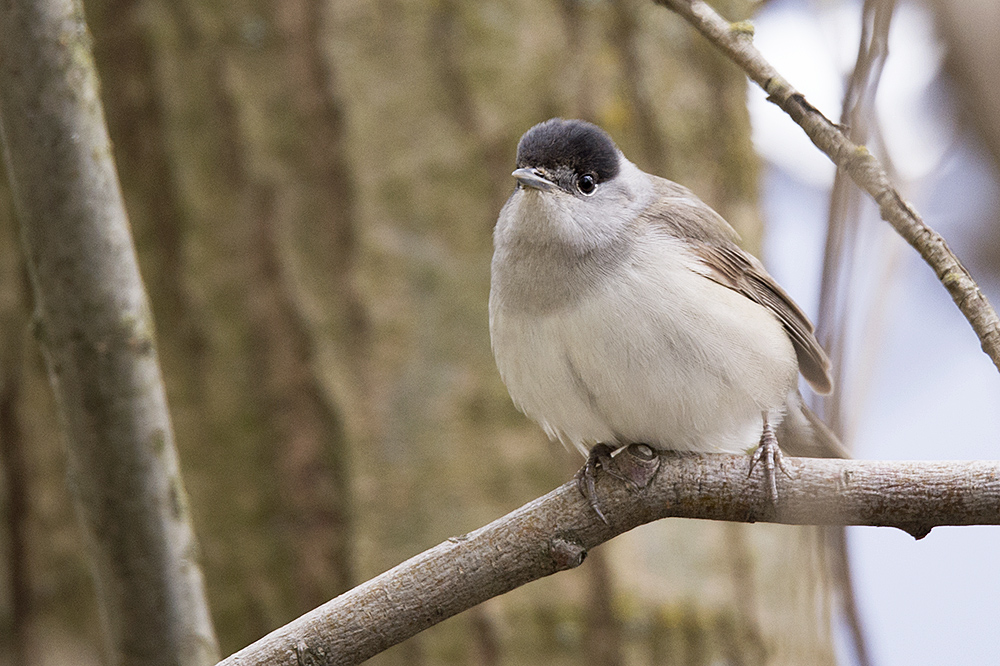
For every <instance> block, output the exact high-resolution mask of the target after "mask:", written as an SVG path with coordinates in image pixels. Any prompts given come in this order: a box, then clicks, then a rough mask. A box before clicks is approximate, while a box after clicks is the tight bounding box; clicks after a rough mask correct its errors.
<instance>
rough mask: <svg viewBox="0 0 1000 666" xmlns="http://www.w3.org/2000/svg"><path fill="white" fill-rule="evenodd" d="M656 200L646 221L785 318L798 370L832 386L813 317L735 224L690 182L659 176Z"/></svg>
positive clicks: (815, 383) (820, 386) (715, 276)
mask: <svg viewBox="0 0 1000 666" xmlns="http://www.w3.org/2000/svg"><path fill="white" fill-rule="evenodd" d="M655 185H656V188H657V194H658V196H657V197H656V199H655V201H656V203H654V204H652V205H651V206H649V207H648V208H647V209H646V211H645V212H644V213H643V215H642V217H643V218H645V221H647V222H648V223H652V224H654V225H658V226H663V227H666V228H667V229H668V230H669V231H670V233H671V234H672V235H675V236H677V237H680V238H683V239H684V240H686V241H687V242H688V243H690V249H691V251H692V253H693V254H694V256H695V257H697V258H698V259H699V260H700V261H701V263H702V265H703V268H704V271H705V276H706V277H708V278H709V279H711V280H714V281H715V282H717V283H719V284H721V285H723V286H725V287H729V288H730V289H732V290H733V291H736V292H738V293H740V294H743V295H744V296H746V297H747V298H749V299H750V300H752V301H754V302H755V303H758V304H759V305H762V306H764V307H765V308H767V309H768V310H769V311H770V312H772V313H773V314H774V315H775V316H776V317H777V318H778V319H779V321H781V323H782V325H783V326H784V328H785V332H786V333H788V337H789V338H790V339H791V341H792V345H793V346H794V348H795V354H796V356H797V357H798V361H799V371H800V372H801V373H802V376H803V377H805V378H806V381H808V382H809V385H810V386H812V388H813V389H814V390H815V391H816V392H817V393H821V394H827V393H829V392H830V391H831V390H833V379H832V377H831V376H830V359H829V357H828V356H827V355H826V352H825V351H823V348H822V347H821V346H820V344H819V341H818V340H817V339H816V334H815V329H814V328H813V325H812V323H811V322H810V321H809V318H808V317H807V316H806V315H805V313H804V312H802V309H801V308H799V306H798V305H796V303H795V301H793V300H792V298H791V296H789V295H788V293H787V292H785V290H784V289H782V288H781V287H780V286H779V285H778V283H777V282H775V281H774V278H772V277H771V276H770V275H769V274H768V272H767V271H766V270H765V269H764V265H763V264H762V263H761V262H760V260H758V259H757V258H756V257H754V256H753V255H751V254H748V253H747V252H745V251H744V250H742V249H741V248H740V247H739V246H738V245H737V244H736V241H737V240H738V238H739V237H738V236H737V234H736V232H735V231H733V229H732V227H730V226H729V224H728V223H727V222H726V221H725V220H724V219H722V217H721V216H720V215H719V214H718V213H716V212H715V211H714V210H712V209H711V208H710V207H709V206H708V205H707V204H706V203H704V202H703V201H702V200H701V199H699V198H698V197H697V196H695V195H694V194H693V193H692V192H691V191H690V190H688V189H687V188H686V187H683V186H681V185H678V184H677V183H674V182H671V181H669V180H666V179H662V178H656V179H655Z"/></svg>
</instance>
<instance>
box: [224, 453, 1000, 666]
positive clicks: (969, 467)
mask: <svg viewBox="0 0 1000 666" xmlns="http://www.w3.org/2000/svg"><path fill="white" fill-rule="evenodd" d="M644 450H645V451H644ZM644 452H645V453H646V454H647V455H643V454H644ZM648 453H649V449H648V448H645V447H642V446H641V445H637V446H633V447H630V448H629V449H627V450H626V451H624V452H623V453H622V454H620V455H619V456H618V457H617V458H616V459H615V464H617V465H618V466H619V468H620V469H622V468H624V467H625V466H627V465H628V466H630V469H631V471H630V476H631V477H632V478H635V477H636V469H644V470H647V471H648V474H647V475H646V478H649V479H650V481H649V483H648V485H646V487H645V488H644V489H640V490H633V489H629V487H628V486H627V485H626V484H623V483H621V482H618V481H617V480H615V479H613V478H611V477H610V476H609V475H607V474H605V475H602V476H601V477H600V478H599V482H598V495H599V497H600V502H601V509H602V511H603V512H604V514H605V515H606V516H607V517H608V524H605V523H603V522H602V521H601V520H600V519H599V518H598V517H597V516H596V514H595V513H594V512H593V511H592V510H591V509H590V508H589V506H588V505H587V502H586V500H585V499H584V498H583V497H581V495H580V493H579V491H578V490H577V487H576V483H575V482H570V483H567V484H564V485H563V486H560V487H559V488H557V489H555V490H553V491H552V492H550V493H549V494H548V495H545V496H544V497H541V498H539V499H536V500H534V501H532V502H529V503H528V504H525V505H524V506H522V507H521V508H520V509H517V510H516V511H513V512H512V513H510V514H508V515H506V516H504V517H503V518H500V519H498V520H496V521H494V522H492V523H490V524H489V525H487V526H485V527H482V528H480V529H478V530H476V531H475V532H471V533H469V534H467V535H464V536H460V537H454V538H452V539H448V540H447V541H445V542H444V543H441V544H439V545H437V546H435V547H433V548H431V549H430V550H427V551H425V552H423V553H421V554H420V555H417V556H415V557H413V558H411V559H409V560H407V561H406V562H403V563H402V564H400V565H399V566H397V567H395V568H394V569H391V570H389V571H387V572H385V573H383V574H382V575H380V576H378V577H376V578H373V579H372V580H369V581H368V582H366V583H364V584H362V585H359V586H358V587H356V588H354V589H353V590H351V591H349V592H346V593H344V594H342V595H341V596H339V597H337V598H336V599H334V600H332V601H329V602H327V603H326V604H324V605H323V606H320V607H319V608H317V609H315V610H313V611H311V612H310V613H308V614H306V615H303V616H302V617H300V618H298V619H297V620H294V621H293V622H291V623H289V624H287V625H285V626H284V627H282V628H280V629H277V630H276V631H274V632H272V633H271V634H268V635H267V636H265V637H264V638H262V639H260V640H259V641H257V642H256V643H254V644H253V645H250V646H249V647H247V648H244V649H243V650H241V651H240V652H238V653H236V654H234V655H232V656H230V657H228V658H227V659H225V660H224V661H222V662H220V666H237V665H239V666H253V665H260V666H263V665H264V664H268V665H270V666H297V665H298V664H305V663H308V664H314V665H316V666H322V665H333V664H356V663H359V662H361V661H364V660H365V659H368V658H369V657H371V656H372V655H375V654H377V653H379V652H381V651H382V650H385V649H387V648H389V647H391V646H393V645H395V644H397V643H399V642H401V641H403V640H405V639H406V638H409V637H410V636H413V635H415V634H417V633H419V632H420V631H423V630H424V629H426V628H427V627H430V626H431V625H434V624H437V623H438V622H440V621H442V620H444V619H446V618H449V617H451V616H452V615H455V614H457V613H459V612H461V611H463V610H466V609H468V608H471V607H472V606H475V605H476V604H478V603H481V602H483V601H485V600H487V599H489V598H492V597H495V596H497V595H500V594H503V593H505V592H508V591H510V590H512V589H514V588H516V587H519V586H521V585H524V584H525V583H528V582H530V581H532V580H536V579H538V578H542V577H544V576H548V575H551V574H553V573H556V572H557V571H562V570H564V569H570V568H573V567H575V566H577V565H579V564H580V563H581V562H582V561H583V559H584V557H585V556H586V554H587V551H588V550H590V549H591V548H593V547H595V546H597V545H599V544H601V543H604V542H605V541H608V540H609V539H611V538H613V537H615V536H617V535H619V534H621V533H623V532H626V531H628V530H631V529H632V528H634V527H637V526H639V525H642V524H644V523H648V522H651V521H653V520H658V519H660V518H666V517H685V518H707V519H711V520H729V521H741V522H755V521H761V522H764V521H766V522H778V523H785V524H794V525H838V524H849V525H884V526H893V527H898V528H900V529H903V530H905V531H907V532H909V533H910V534H912V535H913V536H915V537H917V538H920V537H923V536H924V535H926V534H927V533H928V532H929V531H930V530H931V528H932V527H935V526H938V525H971V524H1000V461H992V462H982V461H980V462H883V461H863V460H838V459H831V460H826V459H812V458H787V457H786V458H785V460H784V462H785V466H786V468H787V471H788V473H789V476H785V475H779V476H778V486H779V501H778V504H777V506H776V507H771V506H770V504H769V494H768V493H766V492H764V489H763V485H762V482H761V475H759V474H753V475H750V476H748V474H747V457H746V456H740V455H724V454H718V455H705V456H698V455H690V454H688V455H680V454H672V453H664V454H661V455H660V456H649V455H648Z"/></svg>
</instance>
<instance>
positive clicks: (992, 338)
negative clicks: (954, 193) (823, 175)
mask: <svg viewBox="0 0 1000 666" xmlns="http://www.w3.org/2000/svg"><path fill="white" fill-rule="evenodd" d="M655 1H656V2H657V4H661V5H663V6H665V7H667V8H668V9H670V10H672V11H674V12H676V13H677V14H679V15H680V16H682V17H683V18H684V19H685V20H687V21H688V22H689V23H690V24H691V25H693V26H694V27H695V28H697V29H698V31H699V32H701V33H702V34H703V35H704V36H705V37H707V38H708V39H709V41H711V42H712V43H713V44H715V45H716V46H717V47H718V48H719V49H721V50H722V51H723V52H724V53H725V54H726V55H728V56H729V58H730V59H732V60H733V62H735V63H736V64H737V65H739V66H740V67H742V68H743V70H744V71H745V72H746V73H747V76H749V77H750V78H751V79H752V80H753V81H754V82H755V83H757V85H759V86H760V87H761V88H763V89H764V92H766V93H767V94H768V100H769V101H771V102H773V103H774V104H777V105H778V106H779V107H781V109H782V110H783V111H785V113H787V114H788V115H789V116H791V118H792V120H794V121H795V122H796V123H798V124H799V125H800V126H801V127H802V129H803V130H804V131H805V133H806V134H807V135H808V136H809V138H810V140H812V142H813V143H814V144H815V145H816V147H817V148H819V149H820V150H822V151H823V152H824V153H826V154H827V156H828V157H829V158H830V159H831V160H833V162H834V163H835V164H836V165H837V167H838V168H840V169H844V170H845V171H846V172H847V173H848V175H850V176H851V179H852V180H854V182H855V183H857V185H858V187H860V188H861V189H863V190H865V191H866V192H868V194H870V195H871V197H872V198H873V199H874V200H875V203H877V204H878V206H879V210H880V212H881V214H882V218H883V219H884V220H886V221H887V222H888V223H889V224H891V225H892V227H893V228H894V229H895V230H896V232H897V233H899V235H900V236H902V237H903V238H904V239H905V240H906V242H908V243H909V244H910V245H911V246H913V248H914V249H916V250H917V252H919V253H920V256H921V257H923V258H924V261H926V262H927V263H928V264H929V265H930V266H931V268H933V269H934V272H935V274H936V275H937V277H938V279H939V280H940V281H941V283H942V284H943V285H944V286H945V288H946V289H947V290H948V293H949V294H951V297H952V300H954V301H955V304H956V305H958V309H959V310H961V311H962V314H963V315H965V318H966V319H968V320H969V323H970V324H971V325H972V329H973V330H974V331H975V332H976V335H977V336H979V341H980V343H981V345H982V348H983V351H984V352H986V354H987V355H989V357H990V358H991V359H992V360H993V364H994V365H995V366H996V367H997V369H1000V318H998V317H997V313H996V312H995V311H994V310H993V308H992V306H990V304H989V301H987V299H986V296H985V295H983V293H982V292H980V290H979V286H978V285H977V284H976V283H975V281H974V280H973V279H972V276H971V275H970V274H969V272H968V270H966V268H965V266H963V265H962V263H961V262H960V261H959V260H958V258H957V257H956V256H955V255H954V253H953V252H952V251H951V249H949V247H948V245H947V243H945V240H944V238H942V237H941V235H940V234H938V233H937V232H935V231H934V230H933V229H931V228H930V227H928V226H927V225H926V224H924V221H923V220H922V219H921V218H920V215H918V214H917V212H916V211H915V210H913V208H912V207H911V206H910V205H909V204H907V203H906V202H905V201H903V198H902V197H901V196H900V195H899V192H898V191H897V190H896V189H895V188H894V187H893V185H892V183H891V182H890V180H889V176H888V175H887V174H886V172H885V169H883V168H882V165H881V164H880V163H879V161H878V159H876V158H875V156H874V155H872V154H871V153H870V152H869V151H868V149H867V148H865V147H864V146H861V145H857V144H855V143H853V142H852V141H851V140H850V139H848V138H847V136H845V135H844V132H843V131H842V130H841V128H840V127H838V126H837V125H835V124H834V123H832V122H830V121H829V120H828V119H827V118H826V117H825V116H824V115H823V114H822V113H820V112H819V111H818V110H817V109H816V108H815V107H813V106H812V105H811V104H810V103H809V102H807V101H806V98H805V97H804V96H803V95H802V93H800V92H799V91H797V90H796V89H795V88H793V87H792V85H791V84H790V83H788V81H786V80H785V79H784V78H783V77H782V76H781V75H780V74H779V73H778V72H777V71H776V70H775V69H774V67H772V66H771V65H770V63H768V62H767V61H766V60H764V58H763V56H761V54H760V52H759V51H758V50H757V48H756V47H755V46H754V45H753V42H752V36H753V30H752V29H751V27H750V26H749V25H748V24H743V23H734V24H731V23H729V22H728V21H726V20H725V19H724V18H722V17H721V16H719V15H718V14H717V13H716V12H715V11H714V10H713V9H712V8H711V7H709V6H708V5H707V4H706V3H704V2H702V1H701V0H655Z"/></svg>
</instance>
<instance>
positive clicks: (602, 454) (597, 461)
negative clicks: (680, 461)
mask: <svg viewBox="0 0 1000 666" xmlns="http://www.w3.org/2000/svg"><path fill="white" fill-rule="evenodd" d="M614 452H615V449H614V448H613V447H611V446H609V445H608V444H598V445H597V446H595V447H594V448H592V449H591V450H590V455H588V456H587V462H586V463H585V464H584V466H583V467H582V468H580V471H579V472H577V473H576V487H577V488H578V489H579V490H580V494H581V495H583V497H584V499H586V500H587V503H588V504H589V505H590V508H591V509H593V510H594V513H596V514H597V517H598V518H600V519H601V520H602V521H604V523H605V524H609V523H608V519H607V517H606V516H605V515H604V512H603V511H601V507H600V503H599V502H598V500H597V489H596V487H595V482H596V480H597V470H598V469H601V470H604V472H605V473H606V474H608V475H609V476H611V477H613V478H615V479H618V480H619V481H622V482H623V483H625V484H627V485H628V487H629V488H630V489H631V490H635V491H638V490H641V489H642V488H645V487H646V486H647V485H649V482H650V481H651V480H652V478H653V476H655V475H656V470H658V469H659V467H660V457H659V456H658V455H656V451H654V450H653V449H652V448H651V447H649V446H647V445H646V444H630V445H629V446H628V448H627V449H626V450H625V451H623V452H622V455H620V456H618V458H613V457H612V455H613V454H614Z"/></svg>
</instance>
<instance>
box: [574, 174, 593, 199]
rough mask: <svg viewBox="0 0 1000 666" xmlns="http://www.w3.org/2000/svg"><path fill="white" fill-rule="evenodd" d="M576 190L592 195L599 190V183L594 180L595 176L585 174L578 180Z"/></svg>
mask: <svg viewBox="0 0 1000 666" xmlns="http://www.w3.org/2000/svg"><path fill="white" fill-rule="evenodd" d="M576 188H577V189H578V190H580V192H581V193H582V194H586V195H591V194H593V193H594V190H596V189H597V181H596V180H595V179H594V176H593V174H589V173H585V174H583V175H582V176H580V177H579V178H577V179H576Z"/></svg>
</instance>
